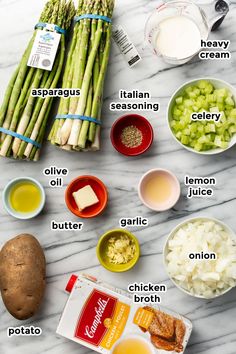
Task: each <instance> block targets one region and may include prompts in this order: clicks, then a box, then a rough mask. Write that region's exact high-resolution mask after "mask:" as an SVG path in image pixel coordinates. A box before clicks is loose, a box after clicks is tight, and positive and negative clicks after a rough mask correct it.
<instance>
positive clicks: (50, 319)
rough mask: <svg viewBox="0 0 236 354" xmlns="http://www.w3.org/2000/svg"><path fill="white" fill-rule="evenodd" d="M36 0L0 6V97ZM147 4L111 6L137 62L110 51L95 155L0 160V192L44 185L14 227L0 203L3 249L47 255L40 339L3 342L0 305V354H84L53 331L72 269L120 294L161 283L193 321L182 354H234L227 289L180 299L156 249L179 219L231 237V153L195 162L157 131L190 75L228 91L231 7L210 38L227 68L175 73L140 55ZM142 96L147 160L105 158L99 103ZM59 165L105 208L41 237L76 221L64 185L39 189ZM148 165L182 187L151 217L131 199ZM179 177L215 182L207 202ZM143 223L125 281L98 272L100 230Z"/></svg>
mask: <svg viewBox="0 0 236 354" xmlns="http://www.w3.org/2000/svg"><path fill="white" fill-rule="evenodd" d="M43 3H44V1H43V0H37V1H34V2H32V0H0V78H1V80H0V96H1V99H2V97H3V93H4V88H5V86H6V84H7V82H8V79H9V77H10V74H11V73H12V71H13V68H14V67H15V65H16V64H17V62H18V60H19V58H20V56H21V54H22V52H23V50H24V47H25V45H26V43H27V42H28V40H29V38H30V35H31V32H32V28H33V26H34V24H35V22H36V21H37V19H38V15H39V13H40V11H41V9H42V7H43ZM155 4H156V1H145V0H129V1H127V0H117V4H116V9H115V22H116V23H120V24H122V25H124V27H125V28H126V30H127V31H128V33H129V34H130V36H131V37H132V39H133V41H134V42H135V44H136V45H137V47H138V48H139V50H140V51H141V52H142V54H143V59H144V60H143V62H142V63H140V64H139V65H138V66H137V67H135V68H134V69H132V70H131V69H129V68H128V67H127V65H126V63H125V62H124V60H123V58H122V56H121V55H120V54H119V52H118V50H117V48H115V47H114V46H113V48H112V53H111V59H110V64H109V71H108V80H107V82H106V90H105V100H104V110H103V119H104V122H105V123H104V127H103V134H102V140H103V147H102V151H101V152H100V153H89V154H80V153H74V154H70V153H66V152H64V151H60V150H57V149H55V148H54V147H52V146H50V145H49V144H47V143H46V144H45V148H44V151H43V154H42V156H41V160H40V162H39V163H37V164H32V163H26V162H15V161H13V160H7V159H1V160H0V190H1V192H2V190H3V187H4V186H5V184H6V183H7V181H9V180H10V179H11V178H13V177H16V176H20V175H22V176H23V175H28V176H32V177H36V178H38V180H39V181H41V182H42V183H43V185H44V186H45V188H46V193H47V206H46V208H45V210H44V212H43V214H42V215H41V216H39V217H38V218H36V219H35V220H33V221H27V222H26V221H22V222H20V221H17V220H15V219H13V218H12V217H10V216H8V215H7V214H6V212H5V211H4V210H3V206H2V203H1V204H0V217H1V228H0V240H1V243H4V242H6V241H7V240H9V239H10V238H12V237H13V236H15V235H17V234H18V233H22V232H28V233H32V234H34V235H35V236H36V237H38V239H39V241H40V242H41V244H42V245H43V247H44V249H45V255H46V258H47V290H46V296H45V299H44V303H43V306H42V308H41V310H40V312H39V313H38V315H37V316H36V317H35V318H33V319H32V320H29V321H26V323H27V324H32V325H35V326H40V327H42V329H43V335H42V337H40V338H26V337H25V338H22V337H21V338H16V337H15V338H12V339H9V338H7V331H6V330H7V327H8V326H17V325H21V322H19V321H17V320H15V319H14V318H12V317H11V316H10V315H9V314H8V313H7V312H6V310H5V308H4V306H3V304H2V302H1V303H0V353H1V354H15V353H17V354H41V353H48V354H62V353H63V354H64V353H71V354H72V353H80V354H85V353H87V354H92V352H91V351H89V350H87V349H86V348H83V347H81V346H79V345H77V344H75V343H72V342H69V341H67V340H65V339H63V338H61V337H59V336H57V335H56V334H55V330H56V327H57V324H58V321H59V317H60V314H61V312H62V310H63V307H64V305H65V302H66V300H67V294H66V293H65V292H64V286H65V284H66V282H67V280H68V278H69V276H70V275H71V273H74V272H84V271H85V272H87V273H90V274H92V275H94V276H98V277H100V278H101V279H104V280H105V281H106V282H110V283H111V284H114V285H119V286H120V287H121V288H123V289H126V287H127V285H128V284H129V282H133V281H144V282H148V281H152V282H164V283H165V284H166V285H167V286H168V293H167V294H166V296H165V297H163V305H165V306H167V307H169V308H171V309H173V310H177V311H179V312H180V313H181V314H183V315H186V316H187V317H188V318H189V319H191V320H192V321H193V325H194V331H193V334H192V337H191V341H190V343H189V346H188V348H187V350H186V354H200V353H204V354H222V353H224V354H235V353H236V349H235V346H236V290H233V291H231V292H230V293H229V294H227V295H226V296H224V297H222V298H219V299H217V300H214V301H202V300H197V299H194V298H192V297H188V296H186V295H184V294H182V293H181V292H180V291H179V290H177V289H176V288H175V287H174V286H173V285H172V283H171V282H170V281H169V279H168V277H167V274H166V272H165V269H164V266H163V256H162V248H163V245H164V242H165V240H166V237H167V235H168V233H169V232H170V230H171V229H172V228H173V227H175V226H176V225H177V224H178V223H179V222H180V221H182V220H184V219H186V218H188V217H193V216H199V215H201V216H213V217H216V218H219V219H221V220H223V221H225V222H226V223H227V224H228V225H229V226H231V227H232V228H233V229H234V230H235V231H236V218H235V210H236V199H235V192H236V187H235V174H236V162H235V161H236V160H235V155H236V148H233V149H231V150H230V151H228V152H226V153H225V154H223V155H219V156H215V157H214V156H213V157H204V156H198V155H193V154H191V153H189V152H187V151H185V150H184V149H182V148H181V147H180V146H179V145H178V144H176V143H175V141H174V140H173V139H172V137H171V135H170V133H169V131H168V128H167V124H166V106H167V103H168V100H169V98H170V96H171V95H172V93H173V92H174V90H175V89H176V88H178V86H179V85H181V84H182V83H183V82H184V81H186V80H190V79H191V78H195V77H204V76H212V77H216V78H221V79H225V80H227V81H229V82H230V83H231V84H232V85H235V86H236V76H235V67H236V32H235V30H234V29H235V17H236V1H233V4H232V11H231V12H230V14H229V16H228V17H227V20H226V21H225V22H224V24H223V26H222V27H221V29H220V30H219V31H218V32H217V33H215V34H214V36H213V37H215V38H221V39H230V40H231V43H232V44H231V51H232V60H231V61H230V62H214V63H212V62H199V61H198V60H195V61H194V62H191V63H189V64H188V65H185V66H182V67H169V66H168V65H166V64H164V63H163V62H162V61H160V60H158V59H156V58H155V57H154V56H153V55H152V53H150V52H149V51H148V50H144V51H142V48H143V46H144V45H143V31H144V23H145V20H146V18H147V16H148V15H149V13H150V12H151V11H152V10H153V9H154V8H155ZM120 88H124V89H140V90H142V89H143V90H144V89H146V90H151V92H152V95H153V98H154V99H155V100H158V101H159V102H160V104H161V110H160V112H159V113H158V114H155V113H145V112H144V115H146V116H147V117H148V118H149V119H150V121H151V123H152V125H153V127H154V129H155V143H154V145H153V147H152V149H151V150H150V151H149V153H148V154H146V155H145V156H142V157H138V158H125V157H123V156H121V155H119V154H118V153H116V152H115V151H114V149H113V148H112V146H111V143H110V140H109V132H110V128H111V125H112V123H113V122H114V120H115V119H116V118H118V116H119V113H111V112H109V103H110V102H111V100H115V99H117V98H118V90H119V89H120ZM53 164H55V165H57V166H59V167H67V168H69V170H70V173H69V176H68V177H66V178H65V186H66V185H67V183H68V182H69V181H70V180H71V179H72V178H74V177H76V176H78V175H81V174H85V173H86V174H93V175H96V176H98V177H99V178H101V179H102V180H103V181H104V182H105V184H106V185H107V186H108V188H109V206H108V208H107V210H106V212H105V214H104V215H103V216H102V217H99V218H98V219H95V220H91V221H85V225H84V231H83V232H82V233H77V232H63V233H58V232H54V233H53V232H51V231H50V221H51V220H52V219H55V220H57V221H61V220H72V221H76V220H77V219H76V217H74V216H73V215H72V214H70V212H69V211H67V209H66V207H65V203H64V188H63V189H52V188H49V187H48V178H46V177H44V176H43V174H42V170H43V168H45V167H47V166H50V165H53ZM154 167H163V168H168V169H170V170H172V171H173V172H175V173H176V175H177V176H178V177H179V179H180V181H181V184H182V198H181V200H180V202H179V203H178V204H177V205H176V207H175V208H174V209H173V210H171V211H169V212H166V213H162V214H156V213H153V212H151V211H149V210H148V209H146V208H145V207H144V206H143V205H142V204H141V202H140V201H139V199H138V195H137V184H138V181H139V179H140V177H141V175H142V174H143V173H144V172H146V171H147V170H148V169H151V168H154ZM185 174H189V175H196V174H197V175H202V176H211V175H213V176H215V177H216V178H217V182H218V183H217V187H216V188H215V195H214V197H213V198H211V199H194V200H191V201H188V200H187V199H186V197H185V196H186V189H185V187H184V186H183V177H184V175H185ZM136 215H142V216H144V217H148V218H149V221H150V226H149V227H148V228H145V229H142V230H140V229H136V228H134V229H133V228H130V230H131V231H133V232H134V233H135V234H136V235H137V237H138V239H139V241H140V244H141V251H142V257H141V259H140V262H139V263H138V265H137V267H136V268H135V269H133V270H132V271H130V272H128V273H126V274H120V275H116V274H112V273H109V272H107V271H106V270H105V269H103V268H102V267H101V266H100V265H99V263H98V260H97V258H96V254H95V247H96V244H97V241H98V239H99V236H100V235H101V234H103V232H105V231H106V230H108V229H111V228H115V227H118V226H119V224H118V220H119V218H120V217H122V216H130V217H134V216H136Z"/></svg>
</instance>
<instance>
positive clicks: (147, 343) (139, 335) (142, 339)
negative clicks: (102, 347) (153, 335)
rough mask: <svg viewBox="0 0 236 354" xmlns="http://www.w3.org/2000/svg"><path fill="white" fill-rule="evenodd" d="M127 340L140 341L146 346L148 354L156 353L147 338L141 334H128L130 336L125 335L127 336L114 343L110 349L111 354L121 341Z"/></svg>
mask: <svg viewBox="0 0 236 354" xmlns="http://www.w3.org/2000/svg"><path fill="white" fill-rule="evenodd" d="M128 339H137V340H140V341H142V342H143V343H145V344H146V345H147V347H148V349H149V350H150V354H155V353H156V350H155V348H154V346H153V345H152V343H151V342H150V341H149V340H148V339H147V338H145V337H144V336H142V335H141V334H136V333H133V334H132V333H130V334H127V335H125V336H123V337H121V338H120V339H119V340H118V341H117V342H116V344H115V346H114V347H113V348H112V353H114V351H115V349H116V348H117V347H118V345H119V344H120V343H122V342H123V341H125V340H128Z"/></svg>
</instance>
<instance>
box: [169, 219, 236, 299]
mask: <svg viewBox="0 0 236 354" xmlns="http://www.w3.org/2000/svg"><path fill="white" fill-rule="evenodd" d="M194 221H214V222H215V223H217V224H219V225H221V226H222V227H223V228H224V229H225V230H226V231H227V232H228V233H229V235H230V236H231V237H232V239H233V240H235V241H236V236H235V233H234V232H233V230H232V229H231V228H230V227H229V226H228V225H226V224H225V223H223V222H222V221H220V220H217V219H215V218H208V217H196V218H190V219H187V220H185V221H183V222H181V223H180V224H178V225H177V226H176V227H175V228H174V229H173V230H172V231H171V233H170V234H169V236H168V238H167V240H166V242H165V245H164V249H163V255H164V266H165V268H166V272H167V274H168V276H169V278H170V280H171V281H172V283H173V284H174V285H175V286H176V287H177V288H178V289H179V290H181V291H182V292H183V293H185V294H187V295H190V296H192V297H195V298H198V299H207V300H210V299H216V298H218V297H220V296H222V295H225V294H226V293H228V292H229V291H230V290H232V289H233V287H229V288H228V289H226V290H224V291H222V293H221V294H218V295H215V296H213V297H212V298H206V297H204V296H202V295H198V294H193V293H191V292H189V291H188V290H186V289H184V288H182V287H181V285H180V284H178V283H177V282H176V281H175V280H174V279H173V278H172V277H171V275H170V273H169V271H168V263H167V260H166V258H167V255H168V253H169V252H168V243H169V241H170V240H171V239H172V238H173V237H174V235H175V234H176V232H177V231H178V230H179V229H180V228H181V227H183V226H184V225H186V224H188V223H190V222H194Z"/></svg>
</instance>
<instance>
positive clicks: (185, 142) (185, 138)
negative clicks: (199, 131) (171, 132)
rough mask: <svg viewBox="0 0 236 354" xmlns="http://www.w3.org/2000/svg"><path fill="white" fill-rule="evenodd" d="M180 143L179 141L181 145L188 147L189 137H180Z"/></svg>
mask: <svg viewBox="0 0 236 354" xmlns="http://www.w3.org/2000/svg"><path fill="white" fill-rule="evenodd" d="M180 141H181V143H182V144H184V145H188V144H189V137H188V136H186V135H182V136H181V140H180Z"/></svg>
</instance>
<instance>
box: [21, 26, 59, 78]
mask: <svg viewBox="0 0 236 354" xmlns="http://www.w3.org/2000/svg"><path fill="white" fill-rule="evenodd" d="M60 39H61V35H60V34H59V33H57V32H49V31H46V30H40V31H37V34H36V37H35V40H34V44H33V48H32V50H31V53H30V57H29V60H28V66H31V67H33V68H37V69H44V70H48V71H52V68H53V64H54V61H55V57H56V54H57V49H58V46H59V43H60Z"/></svg>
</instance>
